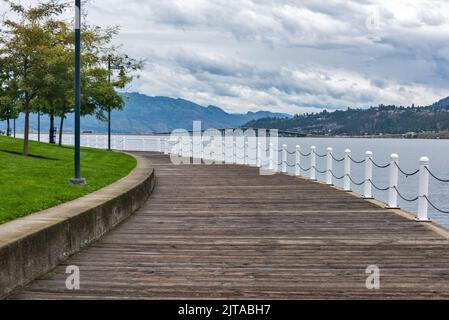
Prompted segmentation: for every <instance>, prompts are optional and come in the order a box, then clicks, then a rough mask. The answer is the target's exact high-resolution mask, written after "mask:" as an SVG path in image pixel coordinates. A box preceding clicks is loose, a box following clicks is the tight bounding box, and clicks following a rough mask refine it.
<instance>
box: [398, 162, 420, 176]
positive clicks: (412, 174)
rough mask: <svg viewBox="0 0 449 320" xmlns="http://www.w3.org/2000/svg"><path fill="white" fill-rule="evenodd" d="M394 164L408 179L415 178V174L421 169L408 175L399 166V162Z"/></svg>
mask: <svg viewBox="0 0 449 320" xmlns="http://www.w3.org/2000/svg"><path fill="white" fill-rule="evenodd" d="M394 164H395V165H396V167H397V168H398V169H399V171H400V172H401V173H402V174H403V175H404V176H405V177H406V178H408V177H411V176H414V175H415V174H417V173H418V172H419V169H418V170H416V171H413V172H412V173H408V172H405V171H404V170H402V169H401V167H400V166H399V165H398V164H397V162H395V163H394Z"/></svg>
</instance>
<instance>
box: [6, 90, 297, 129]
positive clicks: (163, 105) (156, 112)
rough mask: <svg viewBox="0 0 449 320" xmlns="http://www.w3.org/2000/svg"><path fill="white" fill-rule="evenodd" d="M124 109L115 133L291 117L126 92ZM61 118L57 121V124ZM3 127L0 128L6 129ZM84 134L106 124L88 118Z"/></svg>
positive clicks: (117, 114) (116, 115)
mask: <svg viewBox="0 0 449 320" xmlns="http://www.w3.org/2000/svg"><path fill="white" fill-rule="evenodd" d="M122 95H123V97H124V99H125V108H124V109H123V110H120V111H115V110H114V111H113V112H112V130H113V132H116V133H125V134H128V133H129V134H130V133H152V132H171V131H172V130H175V129H187V130H192V123H193V121H194V120H201V122H202V128H204V129H207V128H216V129H223V128H237V127H240V126H241V125H243V124H245V123H247V122H249V121H252V120H257V119H261V118H266V117H282V118H285V117H287V118H289V117H291V115H289V114H285V113H272V112H268V111H258V112H248V113H228V112H226V111H224V110H223V109H221V108H219V107H216V106H207V107H204V106H201V105H198V104H196V103H193V102H191V101H188V100H184V99H174V98H169V97H150V96H147V95H144V94H139V93H123V94H122ZM30 119H31V120H30V126H31V129H32V130H34V131H35V130H37V115H36V114H33V115H31V118H30ZM58 124H59V119H56V125H58ZM64 124H65V125H64V131H66V132H72V130H73V114H70V115H68V116H67V119H66V121H65V122H64ZM4 127H5V125H4V124H2V126H1V128H2V129H4ZM16 127H17V130H18V131H22V130H23V116H21V117H19V119H18V120H17V122H16ZM48 127H49V119H48V116H42V117H41V128H42V130H43V131H46V130H48ZM81 130H82V131H93V132H106V130H107V123H105V122H102V121H100V120H98V119H96V118H95V117H94V116H87V117H83V118H82V119H81Z"/></svg>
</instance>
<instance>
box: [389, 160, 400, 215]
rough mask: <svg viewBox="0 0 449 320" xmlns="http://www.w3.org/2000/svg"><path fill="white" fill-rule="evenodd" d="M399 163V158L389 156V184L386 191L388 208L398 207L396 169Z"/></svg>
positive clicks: (397, 173) (397, 174)
mask: <svg viewBox="0 0 449 320" xmlns="http://www.w3.org/2000/svg"><path fill="white" fill-rule="evenodd" d="M398 162H399V156H398V155H397V154H396V153H393V154H392V155H391V156H390V184H389V189H388V208H390V209H397V208H399V207H398V191H397V190H396V188H397V187H398V176H399V172H398V167H397V164H398Z"/></svg>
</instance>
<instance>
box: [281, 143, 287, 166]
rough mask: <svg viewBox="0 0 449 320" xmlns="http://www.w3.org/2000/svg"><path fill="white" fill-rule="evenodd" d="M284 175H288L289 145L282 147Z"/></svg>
mask: <svg viewBox="0 0 449 320" xmlns="http://www.w3.org/2000/svg"><path fill="white" fill-rule="evenodd" d="M282 173H287V145H286V144H283V145H282Z"/></svg>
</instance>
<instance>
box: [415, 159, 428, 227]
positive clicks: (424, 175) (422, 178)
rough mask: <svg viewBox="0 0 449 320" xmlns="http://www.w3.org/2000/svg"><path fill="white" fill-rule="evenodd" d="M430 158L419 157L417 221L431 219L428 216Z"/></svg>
mask: <svg viewBox="0 0 449 320" xmlns="http://www.w3.org/2000/svg"><path fill="white" fill-rule="evenodd" d="M428 168H429V158H427V157H422V158H421V159H419V193H418V215H417V216H416V221H423V222H426V221H430V219H429V217H428V213H427V211H428V208H427V206H428V204H427V199H426V198H427V196H428V195H429V171H428V170H427V169H428Z"/></svg>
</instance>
